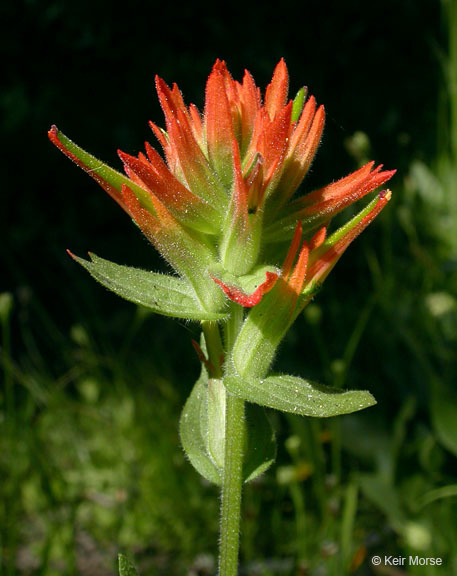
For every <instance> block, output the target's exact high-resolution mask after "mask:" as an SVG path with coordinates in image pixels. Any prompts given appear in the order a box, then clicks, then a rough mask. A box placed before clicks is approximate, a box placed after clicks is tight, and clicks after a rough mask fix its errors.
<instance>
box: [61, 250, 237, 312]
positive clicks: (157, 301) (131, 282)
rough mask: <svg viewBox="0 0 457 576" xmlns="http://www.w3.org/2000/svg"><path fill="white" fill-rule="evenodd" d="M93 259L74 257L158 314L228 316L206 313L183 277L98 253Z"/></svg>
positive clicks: (122, 293) (102, 280)
mask: <svg viewBox="0 0 457 576" xmlns="http://www.w3.org/2000/svg"><path fill="white" fill-rule="evenodd" d="M89 256H90V258H91V260H90V261H89V260H84V259H82V258H78V257H77V256H73V255H72V257H73V259H74V260H76V262H78V263H79V264H81V266H83V267H84V268H85V269H86V270H87V271H88V272H89V274H90V275H91V276H92V277H93V278H95V280H97V281H98V282H100V284H103V286H105V287H106V288H108V289H109V290H111V291H113V292H115V293H116V294H117V295H118V296H121V297H122V298H125V299H126V300H129V301H130V302H134V303H135V304H140V305H141V306H146V307H147V308H150V309H151V310H153V311H154V312H156V313H157V314H163V315H164V316H172V317H174V318H186V319H188V320H221V319H222V318H224V317H225V316H226V314H225V313H222V312H221V313H214V312H207V311H206V310H204V309H203V308H202V306H201V305H200V304H199V302H198V301H197V300H196V298H195V296H194V291H193V289H192V287H191V286H190V284H188V283H187V282H186V281H185V280H183V279H181V278H177V277H174V276H167V275H165V274H157V273H154V272H148V271H146V270H139V269H138V268H131V267H129V266H121V265H120V264H115V263H114V262H109V261H108V260H104V259H103V258H99V257H98V256H96V255H95V254H89Z"/></svg>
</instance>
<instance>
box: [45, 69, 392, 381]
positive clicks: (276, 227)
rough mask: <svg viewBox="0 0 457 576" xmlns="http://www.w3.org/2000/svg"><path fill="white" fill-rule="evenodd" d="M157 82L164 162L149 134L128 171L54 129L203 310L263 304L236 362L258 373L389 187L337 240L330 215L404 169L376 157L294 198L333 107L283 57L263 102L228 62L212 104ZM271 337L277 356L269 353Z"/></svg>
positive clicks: (211, 84) (214, 75)
mask: <svg viewBox="0 0 457 576" xmlns="http://www.w3.org/2000/svg"><path fill="white" fill-rule="evenodd" d="M156 88H157V93H158V96H159V99H160V103H161V106H162V109H163V112H164V115H165V122H166V128H165V129H162V128H159V127H158V126H157V125H155V124H153V123H151V124H150V125H151V128H152V131H153V132H154V134H155V136H156V138H157V140H158V141H159V143H160V145H161V147H162V149H163V153H164V159H163V158H162V156H161V155H160V154H159V153H158V152H157V151H156V150H155V149H154V148H153V147H152V146H151V145H150V144H149V143H146V145H145V152H144V153H143V152H140V153H139V154H138V155H137V156H133V155H130V154H127V153H125V152H121V151H119V156H120V158H121V160H122V162H123V164H124V169H125V173H126V176H124V175H122V174H120V173H119V172H116V171H114V170H112V169H111V168H109V167H107V166H105V165H104V164H102V163H100V162H99V161H98V160H97V159H95V158H94V157H93V156H91V155H89V154H88V153H87V152H85V151H84V150H82V149H81V148H79V147H78V146H76V145H75V144H74V143H73V142H71V141H70V140H69V139H68V138H66V137H65V136H64V135H63V134H62V133H61V132H60V131H58V130H57V128H56V127H55V126H53V127H52V128H51V130H50V131H49V137H50V139H51V141H52V142H53V143H54V144H55V145H56V146H57V147H58V148H59V149H60V150H62V152H64V153H65V154H66V155H67V156H69V157H70V158H71V159H72V160H74V161H75V162H76V163H77V164H78V165H79V166H81V167H82V168H83V169H84V170H86V171H87V172H88V173H89V174H90V175H91V176H92V177H93V178H94V179H95V180H96V181H97V182H98V183H99V184H100V185H101V186H102V187H103V188H104V189H105V190H106V191H107V192H108V193H109V194H110V195H111V196H112V197H113V198H114V199H115V200H116V201H117V202H118V203H119V204H120V205H121V206H122V208H123V209H124V210H125V211H126V212H127V213H128V214H129V215H130V216H131V217H132V219H133V220H134V221H135V222H136V223H137V225H138V226H139V227H140V228H141V230H142V231H143V232H144V234H145V235H146V236H147V237H148V238H149V239H150V241H151V242H152V243H153V244H154V246H155V247H156V248H157V250H159V252H160V253H161V254H162V255H163V256H164V257H165V259H166V260H167V261H168V262H169V264H170V265H171V266H172V267H173V269H174V270H175V271H176V272H177V274H178V276H179V277H180V279H181V280H182V281H183V283H185V286H186V290H187V292H186V294H187V293H189V294H191V297H192V298H193V299H194V300H195V302H197V303H198V306H199V307H200V309H201V310H202V313H201V314H202V316H201V317H202V319H203V318H207V317H208V315H211V314H214V315H217V314H219V315H220V317H223V316H224V314H227V313H228V312H227V300H231V301H233V302H236V303H237V304H239V305H241V306H243V307H245V308H252V310H251V312H249V314H247V317H246V320H245V323H244V325H243V328H242V329H241V332H240V334H239V337H238V341H237V343H235V346H234V348H233V355H232V359H233V362H234V366H235V369H236V371H237V372H238V373H240V374H250V373H251V372H252V371H253V369H252V366H253V365H254V364H255V366H256V368H255V370H254V372H255V373H256V374H257V373H258V374H264V373H265V372H266V371H267V370H268V367H269V365H270V363H271V359H272V356H273V354H274V350H275V349H276V347H277V344H278V343H279V341H280V339H281V338H282V336H283V335H284V333H285V332H286V330H287V329H288V327H289V326H290V324H291V323H292V322H293V321H294V319H295V318H296V317H297V315H298V314H299V312H300V311H301V310H302V309H303V307H304V306H305V305H306V303H307V302H308V301H309V300H310V298H311V297H312V295H313V293H314V292H315V291H316V289H317V287H318V286H320V284H321V283H322V282H323V280H324V279H325V277H326V276H327V274H328V273H329V272H330V270H331V269H332V268H333V266H334V265H335V263H336V261H337V260H338V259H339V257H340V256H341V254H342V253H343V252H344V251H345V249H346V248H347V247H348V246H349V244H350V243H351V242H352V240H353V239H354V238H355V237H356V236H357V235H358V234H359V233H360V232H361V231H362V230H363V229H364V228H365V227H366V226H367V225H368V224H369V223H370V222H371V221H372V220H373V219H374V218H375V216H376V215H377V214H378V213H379V212H380V211H381V210H382V208H383V207H384V206H385V205H386V203H387V202H388V200H389V199H390V192H389V191H384V192H381V193H380V194H379V195H378V196H377V197H376V198H375V199H374V200H373V201H372V202H371V203H370V204H368V206H367V207H366V208H365V209H364V210H362V212H361V213H360V214H359V215H357V216H356V217H354V218H353V219H352V220H351V221H350V222H349V223H347V224H346V225H345V226H343V228H341V229H340V230H337V231H336V232H334V233H333V234H331V235H330V236H328V237H327V229H328V226H329V223H330V221H331V220H332V218H333V217H334V216H335V215H336V214H338V213H339V212H340V211H341V210H343V209H344V208H346V207H347V206H349V205H351V204H353V203H355V202H356V201H358V200H359V199H361V198H362V197H364V196H365V195H366V194H368V193H370V192H372V191H373V190H375V189H376V188H378V187H379V186H381V185H382V184H384V183H385V182H386V181H387V180H389V178H391V176H392V175H393V174H394V172H395V171H393V170H391V171H385V170H382V166H377V167H375V165H374V163H373V162H370V163H369V164H367V165H365V166H363V167H362V168H360V169H359V170H357V171H356V172H354V173H352V174H350V175H349V176H346V177H345V178H342V179H341V180H339V181H337V182H333V183H332V184H329V185H328V186H325V187H323V188H320V189H318V190H314V191H312V192H310V193H307V194H305V195H303V196H299V197H294V195H295V192H296V191H297V189H298V188H299V186H300V184H301V183H302V181H303V179H304V177H305V176H306V173H307V172H308V170H309V168H310V165H311V163H312V161H313V158H314V156H315V153H316V151H317V148H318V146H319V143H320V141H321V137H322V132H323V129H324V121H325V112H324V108H323V106H318V105H317V103H316V100H315V98H314V97H313V96H310V97H307V90H306V89H305V88H303V89H301V90H300V91H299V92H298V94H297V96H296V97H295V98H294V99H293V100H292V99H289V98H288V72H287V68H286V65H285V63H284V61H283V60H281V61H280V62H279V64H278V65H277V66H276V69H275V71H274V74H273V78H272V81H271V83H270V84H269V85H268V87H267V89H266V92H265V96H264V98H263V100H262V97H261V92H260V90H259V88H258V87H257V86H256V84H255V82H254V79H253V78H252V76H251V75H250V74H249V72H247V71H246V72H245V74H244V77H243V80H242V82H238V81H236V80H234V79H233V78H232V77H231V75H230V73H229V72H228V70H227V67H226V65H225V63H224V62H222V61H219V60H218V61H216V63H215V65H214V67H213V70H212V72H211V74H210V76H209V78H208V81H207V86H206V98H205V106H204V111H203V113H201V112H200V111H199V110H198V109H197V108H196V106H194V105H193V104H191V105H190V106H186V105H185V103H184V100H183V97H182V95H181V92H180V91H179V89H178V87H177V86H176V84H174V85H173V86H172V87H171V88H170V87H169V86H168V85H167V84H166V83H165V82H164V81H163V80H162V79H160V78H156ZM86 267H87V266H86ZM90 271H91V272H93V270H90ZM98 279H99V280H100V277H99V278H98ZM101 281H103V280H101ZM105 284H107V285H108V284H109V283H108V282H105ZM112 286H113V282H111V285H110V287H111V288H112ZM183 286H184V284H183ZM113 289H114V288H113ZM117 291H118V292H119V293H121V295H124V296H125V294H122V290H117ZM126 297H127V296H126ZM130 299H133V298H130ZM156 311H158V312H160V306H158V307H157V310H156ZM205 314H206V316H205ZM170 315H173V314H170ZM176 315H177V316H181V317H183V316H185V314H183V313H180V314H178V313H177V314H176ZM197 316H198V314H197ZM189 317H192V318H193V319H195V317H196V315H195V313H193V316H191V315H190V314H189ZM266 336H267V340H268V341H269V342H270V344H271V351H270V352H271V353H265V344H264V341H265V337H266ZM254 357H255V358H256V360H255V362H254V364H253V360H252V359H253V358H254Z"/></svg>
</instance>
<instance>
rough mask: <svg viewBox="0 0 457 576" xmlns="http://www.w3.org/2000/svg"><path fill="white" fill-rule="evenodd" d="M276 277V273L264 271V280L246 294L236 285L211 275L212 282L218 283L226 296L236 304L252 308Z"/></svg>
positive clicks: (268, 289) (271, 285)
mask: <svg viewBox="0 0 457 576" xmlns="http://www.w3.org/2000/svg"><path fill="white" fill-rule="evenodd" d="M277 279H278V275H277V274H275V273H274V272H266V273H265V282H263V283H262V284H260V286H258V288H257V289H256V290H255V291H254V292H253V293H252V294H246V293H245V292H243V291H242V290H241V289H240V288H238V287H237V286H229V285H227V284H224V283H223V282H222V281H221V280H219V278H215V277H213V280H214V282H216V284H218V285H219V286H220V287H221V288H222V290H223V291H224V293H225V294H226V296H227V297H228V298H229V299H230V300H232V301H233V302H236V303H237V304H241V306H244V307H245V308H252V307H253V306H256V305H257V304H258V303H259V302H260V301H261V299H262V297H263V296H264V294H266V293H267V292H269V291H270V290H271V289H272V288H273V286H274V285H275V283H276V281H277Z"/></svg>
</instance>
